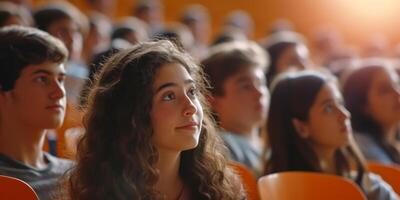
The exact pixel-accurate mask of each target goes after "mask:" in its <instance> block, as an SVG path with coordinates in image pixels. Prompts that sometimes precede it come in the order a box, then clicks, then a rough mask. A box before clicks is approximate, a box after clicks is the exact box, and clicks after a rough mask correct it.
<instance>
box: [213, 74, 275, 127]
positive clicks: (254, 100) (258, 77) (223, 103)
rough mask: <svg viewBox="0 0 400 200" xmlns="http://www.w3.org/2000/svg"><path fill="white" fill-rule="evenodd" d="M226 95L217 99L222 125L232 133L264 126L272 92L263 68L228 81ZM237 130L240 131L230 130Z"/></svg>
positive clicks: (214, 102)
mask: <svg viewBox="0 0 400 200" xmlns="http://www.w3.org/2000/svg"><path fill="white" fill-rule="evenodd" d="M223 91H224V93H223V95H222V96H214V97H213V99H214V100H213V108H214V110H215V111H216V112H217V113H218V118H219V120H220V121H221V126H222V127H223V128H225V129H227V130H228V131H241V130H243V131H245V130H250V129H252V128H254V126H259V125H261V124H262V123H263V122H264V121H265V118H266V114H267V108H268V99H269V92H268V89H267V87H266V84H265V76H264V72H263V70H262V69H261V68H257V67H247V68H243V69H242V70H240V71H238V72H237V73H236V74H234V75H232V76H231V77H229V78H227V79H226V80H225V82H224V85H223ZM230 127H237V128H238V129H237V130H229V128H230Z"/></svg>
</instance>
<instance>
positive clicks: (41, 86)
mask: <svg viewBox="0 0 400 200" xmlns="http://www.w3.org/2000/svg"><path fill="white" fill-rule="evenodd" d="M67 57H68V52H67V49H66V48H65V46H64V44H63V43H62V42H61V41H60V40H58V39H56V38H54V37H52V36H50V35H49V34H47V33H45V32H43V31H40V30H37V29H34V28H27V27H19V26H10V27H4V28H1V29H0V63H2V64H1V67H0V175H7V176H13V177H16V178H19V179H22V180H24V181H25V182H27V183H28V184H29V185H31V186H32V187H33V189H34V190H35V191H36V192H37V194H38V196H39V198H40V199H41V200H46V199H50V196H51V193H52V191H53V190H54V189H55V188H56V183H57V181H58V178H59V177H60V176H61V175H63V173H64V172H65V171H66V170H67V169H69V168H70V167H71V166H72V162H71V161H68V160H64V159H59V158H56V157H53V156H51V155H50V154H48V153H45V152H43V151H42V147H43V143H44V141H45V133H46V129H55V128H58V127H59V126H60V125H61V124H62V122H63V119H64V113H65V104H66V98H65V89H64V79H65V69H64V62H65V61H66V59H67Z"/></svg>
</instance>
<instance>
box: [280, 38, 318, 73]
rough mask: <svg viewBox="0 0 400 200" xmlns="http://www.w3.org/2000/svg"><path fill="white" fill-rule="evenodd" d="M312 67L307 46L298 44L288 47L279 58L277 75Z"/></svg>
mask: <svg viewBox="0 0 400 200" xmlns="http://www.w3.org/2000/svg"><path fill="white" fill-rule="evenodd" d="M309 65H310V63H309V55H308V49H307V47H306V46H305V45H302V44H298V45H292V46H290V47H288V48H287V49H286V50H284V52H283V53H282V55H281V56H280V58H279V61H278V63H277V69H276V71H277V74H280V73H283V72H286V71H301V70H304V69H306V68H307V67H308V66H309Z"/></svg>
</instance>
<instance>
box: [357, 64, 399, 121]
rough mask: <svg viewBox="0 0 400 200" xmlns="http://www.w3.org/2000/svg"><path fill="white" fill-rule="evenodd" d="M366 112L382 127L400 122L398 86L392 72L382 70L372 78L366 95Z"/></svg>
mask: <svg viewBox="0 0 400 200" xmlns="http://www.w3.org/2000/svg"><path fill="white" fill-rule="evenodd" d="M367 95H368V96H367V105H366V108H365V112H367V113H368V114H369V115H370V116H371V117H372V118H373V119H375V120H376V121H377V122H378V123H379V124H380V125H382V126H383V127H388V126H389V127H390V126H393V125H395V124H397V123H398V122H399V121H400V85H399V77H398V75H397V74H396V72H395V71H394V70H390V69H387V68H382V70H379V72H377V73H376V74H375V75H374V76H373V78H372V83H371V86H370V89H369V91H368V94H367Z"/></svg>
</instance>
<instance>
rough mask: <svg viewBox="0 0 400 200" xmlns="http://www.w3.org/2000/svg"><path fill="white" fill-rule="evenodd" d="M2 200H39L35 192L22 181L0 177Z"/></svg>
mask: <svg viewBox="0 0 400 200" xmlns="http://www.w3.org/2000/svg"><path fill="white" fill-rule="evenodd" d="M0 199H4V200H8V199H9V200H14V199H15V200H19V199H21V200H22V199H23V200H38V199H39V198H38V196H37V195H36V193H35V191H34V190H33V189H32V187H31V186H29V185H28V184H27V183H25V182H24V181H22V180H19V179H17V178H13V177H9V176H2V175H0Z"/></svg>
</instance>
